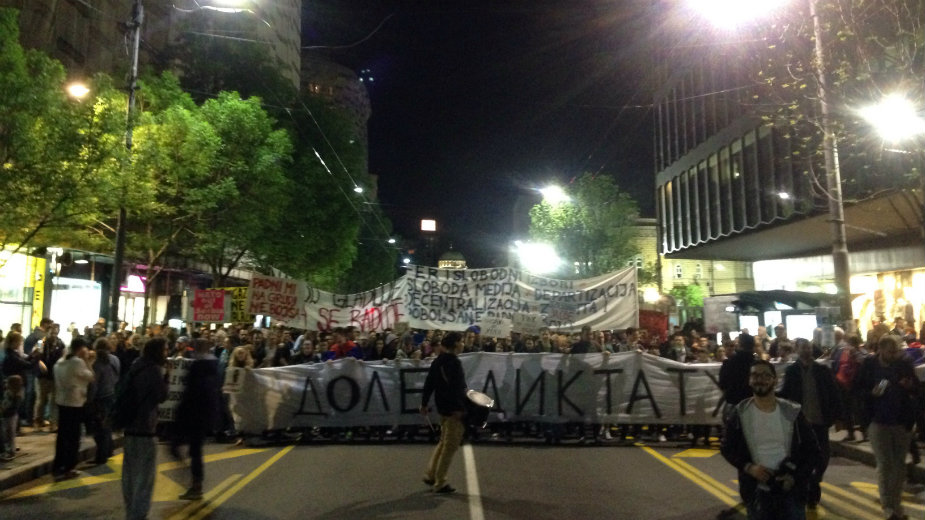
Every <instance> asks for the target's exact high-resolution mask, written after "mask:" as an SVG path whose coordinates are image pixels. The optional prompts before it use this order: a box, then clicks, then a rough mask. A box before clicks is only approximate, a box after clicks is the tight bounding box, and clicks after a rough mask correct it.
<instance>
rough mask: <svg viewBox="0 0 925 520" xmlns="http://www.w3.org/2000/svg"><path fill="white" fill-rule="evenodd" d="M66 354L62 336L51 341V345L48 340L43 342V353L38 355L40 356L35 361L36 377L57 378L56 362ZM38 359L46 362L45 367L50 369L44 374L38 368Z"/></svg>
mask: <svg viewBox="0 0 925 520" xmlns="http://www.w3.org/2000/svg"><path fill="white" fill-rule="evenodd" d="M63 355H64V342H63V341H61V338H55V341H53V342H51V345H49V342H48V341H44V342H43V344H42V353H41V354H39V355H38V358H37V360H36V362H35V365H36V370H35V377H37V378H39V379H48V380H50V381H51V380H54V378H55V371H54V367H55V363H57V362H58V360H59V359H61V357H62V356H63ZM38 361H41V362H42V363H45V367H46V368H47V369H48V370H46V371H45V373H44V374H43V373H42V372H41V371H40V370H38Z"/></svg>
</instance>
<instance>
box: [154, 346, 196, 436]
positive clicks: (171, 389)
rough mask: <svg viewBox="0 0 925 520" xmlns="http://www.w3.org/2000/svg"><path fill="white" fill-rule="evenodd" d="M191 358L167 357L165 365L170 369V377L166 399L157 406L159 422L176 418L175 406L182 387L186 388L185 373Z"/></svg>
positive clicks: (180, 396)
mask: <svg viewBox="0 0 925 520" xmlns="http://www.w3.org/2000/svg"><path fill="white" fill-rule="evenodd" d="M192 362H193V360H192V359H186V358H168V359H167V367H168V370H170V379H169V380H168V381H167V400H165V401H164V402H163V403H161V404H159V405H158V406H157V420H158V421H159V422H173V421H175V420H176V413H177V406H179V405H180V399H182V398H183V389H184V388H186V373H187V372H188V371H189V366H190V363H192Z"/></svg>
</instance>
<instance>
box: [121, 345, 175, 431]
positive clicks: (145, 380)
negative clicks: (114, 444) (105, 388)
mask: <svg viewBox="0 0 925 520" xmlns="http://www.w3.org/2000/svg"><path fill="white" fill-rule="evenodd" d="M124 377H128V378H130V379H129V380H128V381H126V385H128V386H129V387H130V388H126V389H125V391H126V392H133V395H134V396H135V397H134V405H135V414H134V418H133V419H132V420H131V422H129V424H128V426H126V427H125V434H126V435H134V436H141V437H153V436H154V435H155V433H156V429H157V405H159V404H160V403H162V402H164V401H165V400H166V399H167V377H166V375H165V373H164V370H163V368H162V367H160V366H158V365H156V364H154V363H152V362H151V361H149V360H147V359H145V358H143V357H140V358H138V359H136V360H135V362H134V363H132V367H131V368H130V369H129V371H128V373H127V374H126V375H125V376H124Z"/></svg>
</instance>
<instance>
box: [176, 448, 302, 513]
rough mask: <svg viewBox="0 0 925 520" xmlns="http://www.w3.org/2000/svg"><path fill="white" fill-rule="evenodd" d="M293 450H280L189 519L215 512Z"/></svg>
mask: <svg viewBox="0 0 925 520" xmlns="http://www.w3.org/2000/svg"><path fill="white" fill-rule="evenodd" d="M293 448H295V445H289V446H286V447H285V448H283V449H281V450H280V451H279V453H277V454H276V455H273V456H272V457H270V460H268V461H266V462H264V463H263V464H261V465H260V466H258V467H257V469H255V470H254V471H251V472H250V474H248V475H247V476H246V477H244V478H242V479H241V480H239V481H238V482H237V483H236V484H235V485H234V486H232V488H231V489H229V490H228V491H226V492H224V493H223V494H222V496H220V497H218V498H217V499H215V500H214V501H213V502H210V503H208V504H206V506H205V507H203V508H202V509H200V510H199V511H197V512H196V514H195V515H193V516H191V517H190V518H192V519H193V520H199V519H200V518H203V517H204V516H206V515H208V514H210V513H211V512H212V511H215V509H216V508H217V507H218V506H220V505H222V504H224V503H225V502H226V501H227V500H228V499H229V498H231V497H232V496H234V494H235V493H237V492H238V491H241V489H242V488H243V487H244V486H246V485H248V484H249V483H250V482H251V481H252V480H254V479H255V478H257V477H258V476H260V474H261V473H263V472H264V471H266V470H267V469H268V468H269V467H270V466H272V465H273V464H275V463H276V462H277V461H278V460H279V459H281V458H283V455H285V454H287V453H289V452H290V451H292V449H293Z"/></svg>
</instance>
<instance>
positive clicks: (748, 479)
mask: <svg viewBox="0 0 925 520" xmlns="http://www.w3.org/2000/svg"><path fill="white" fill-rule="evenodd" d="M777 404H778V406H779V407H780V409H781V414H783V416H784V418H786V419H787V420H788V421H789V422H791V423H793V433H792V435H791V440H790V453H789V456H788V459H789V460H790V461H791V462H792V463H793V464H795V465H796V468H795V469H794V470H793V472H792V474H793V476H794V480H795V481H796V483H795V485H794V486H793V489H792V490H791V494H792V495H793V496H794V497H795V498H796V499H797V500H798V501H799V502H806V499H807V497H806V494H807V491H808V483H809V480H810V478H811V475H812V473H813V472H814V471H815V470H816V468H818V466H819V462H820V450H819V443H818V442H817V441H816V437H815V435H814V434H813V430H812V428H811V427H810V425H809V423H808V422H807V421H806V418H805V417H803V413H802V412H800V409H799V407H798V406H796V405H795V404H793V403H789V402H787V401H784V400H778V403H777ZM751 406H755V404H754V399H746V400H744V401H742V402H740V403H739V404H738V405H736V406H735V407H734V408H733V409H732V410H731V413H730V414H729V418H728V420H727V421H726V433H725V435H723V444H722V447H721V448H720V451H721V453H722V454H723V458H725V459H726V461H727V462H729V464H732V465H733V466H734V467H735V468H736V469H737V470H738V472H739V495H740V496H741V497H742V501H743V502H745V503H746V504H750V503H752V502H753V501H754V500H755V498H756V491H757V489H758V481H757V480H755V478H754V477H752V476H751V475H749V474H748V473H746V472H745V468H746V466H748V465H749V464H752V463H754V461H753V460H752V455H751V452H750V451H749V449H748V443H747V442H746V440H745V432H744V430H743V428H742V420H741V416H742V414H743V413H744V412H745V410H746V409H747V408H748V407H751Z"/></svg>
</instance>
